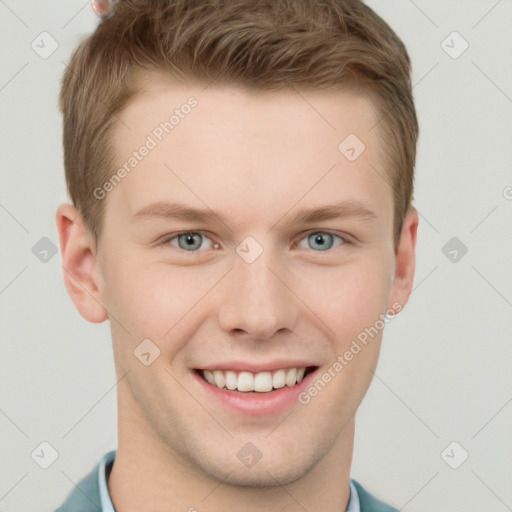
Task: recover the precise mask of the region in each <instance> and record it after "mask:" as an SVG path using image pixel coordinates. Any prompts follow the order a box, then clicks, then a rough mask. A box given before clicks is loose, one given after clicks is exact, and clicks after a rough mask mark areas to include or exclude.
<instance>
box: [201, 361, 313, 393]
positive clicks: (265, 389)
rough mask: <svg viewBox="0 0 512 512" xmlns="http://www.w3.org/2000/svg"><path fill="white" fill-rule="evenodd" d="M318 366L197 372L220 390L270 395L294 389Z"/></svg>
mask: <svg viewBox="0 0 512 512" xmlns="http://www.w3.org/2000/svg"><path fill="white" fill-rule="evenodd" d="M316 369H317V367H316V366H308V367H303V368H287V369H280V370H275V371H263V372H258V373H251V372H246V371H242V372H236V371H232V370H213V371H210V370H195V371H196V372H197V373H198V374H199V375H200V376H201V378H203V379H204V380H205V381H206V382H208V383H209V384H211V385H212V386H215V387H217V388H219V389H227V390H229V391H240V392H242V393H250V392H252V391H255V392H257V393H269V392H271V391H274V390H276V389H281V388H284V387H286V386H287V387H290V388H291V387H293V386H296V385H297V384H298V383H299V382H301V381H302V380H303V379H304V378H305V377H306V376H307V375H309V374H310V373H312V372H314V371H315V370H316Z"/></svg>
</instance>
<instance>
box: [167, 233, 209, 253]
mask: <svg viewBox="0 0 512 512" xmlns="http://www.w3.org/2000/svg"><path fill="white" fill-rule="evenodd" d="M204 240H210V239H209V238H208V237H207V236H205V235H203V234H202V233H197V232H194V231H187V232H185V233H179V234H177V235H175V236H173V237H172V238H168V239H167V240H164V242H163V243H164V245H165V244H171V245H172V246H174V247H176V244H175V243H174V242H175V241H177V242H178V246H177V248H178V249H183V250H184V251H187V252H198V249H200V248H201V246H202V245H203V241H204ZM210 243H211V240H210ZM215 245H217V244H215Z"/></svg>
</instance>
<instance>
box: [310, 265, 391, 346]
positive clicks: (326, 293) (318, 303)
mask: <svg viewBox="0 0 512 512" xmlns="http://www.w3.org/2000/svg"><path fill="white" fill-rule="evenodd" d="M389 276H390V267H389V266H388V265H383V264H382V263H380V264H376V263H375V260H370V259H368V261H367V262H365V261H364V260H363V259H361V260H358V261H357V262H354V263H353V264H349V265H344V266H340V267H339V268H337V269H334V268H330V269H329V270H328V271H326V272H317V273H316V274H315V276H314V278H313V277H312V276H311V275H310V276H309V278H308V281H307V283H306V282H304V283H303V286H302V289H303V291H302V293H303V296H304V297H305V302H306V304H308V305H309V304H311V308H312V309H313V311H314V312H315V313H316V314H317V315H318V317H320V318H321V320H322V321H323V322H324V324H325V325H327V327H328V331H327V332H326V334H327V336H328V337H329V338H331V339H335V340H336V344H337V345H338V347H337V348H338V349H339V350H341V349H343V348H344V347H345V345H347V344H350V342H351V340H353V339H354V338H356V337H357V336H358V334H359V333H360V332H362V331H364V329H365V328H369V327H371V326H373V325H374V324H375V322H376V321H378V320H379V318H380V315H381V314H383V313H385V312H386V308H387V301H388V296H389V292H390V287H391V280H390V277H389ZM306 297H308V298H307V299H306Z"/></svg>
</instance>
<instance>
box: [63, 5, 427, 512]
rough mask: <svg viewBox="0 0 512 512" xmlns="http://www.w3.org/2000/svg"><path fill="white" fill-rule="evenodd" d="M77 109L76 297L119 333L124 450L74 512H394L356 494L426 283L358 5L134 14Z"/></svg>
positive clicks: (68, 222) (387, 97)
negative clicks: (374, 412)
mask: <svg viewBox="0 0 512 512" xmlns="http://www.w3.org/2000/svg"><path fill="white" fill-rule="evenodd" d="M60 105H61V110H62V112H63V115H64V156H65V169H66V177H67V184H68V189H69V192H70V196H71V199H72V202H73V205H71V204H65V205H61V206H60V207H59V210H58V212H57V225H58V228H59V233H60V243H61V249H62V260H63V267H64V270H65V272H64V280H65V284H66V287H67V290H68V292H69V294H70V296H71V298H72V300H73V302H74V303H75V305H76V307H77V308H78V310H79V312H80V313H81V315H82V316H83V317H84V318H86V319H87V320H89V321H91V322H103V321H105V320H107V319H108V320H109V321H110V324H111V332H112V343H113V351H114V361H115V366H116V373H117V377H118V380H119V384H118V387H117V393H118V440H119V442H118V447H117V450H116V451H112V452H110V453H109V454H107V455H106V456H105V457H104V458H103V459H102V461H101V463H100V464H99V465H98V466H97V467H96V468H95V469H94V471H93V472H92V473H91V474H90V475H89V476H87V477H86V478H85V479H84V480H83V481H82V482H81V483H80V484H79V489H75V490H74V491H73V492H72V493H71V495H70V496H69V497H68V499H67V500H66V502H65V503H64V505H62V507H60V508H59V509H58V510H59V511H61V512H64V511H71V510H72V511H77V510H83V511H89V510H90V511H93V510H102V511H105V512H106V511H108V512H111V511H112V510H117V512H132V511H140V510H144V511H145V512H157V511H158V512H163V511H169V512H174V511H180V510H183V511H185V510H189V511H193V510H197V511H199V512H203V511H204V512H207V511H229V510H233V511H235V510H245V511H249V512H251V511H255V510H262V509H265V510H286V511H290V512H291V511H298V510H308V511H311V512H313V511H320V510H322V511H345V510H348V511H350V512H354V511H362V512H366V511H391V510H396V509H393V508H391V507H390V506H387V505H385V504H384V503H382V502H380V501H378V500H376V499H375V498H373V497H372V496H371V495H370V494H369V493H368V492H367V491H366V490H365V489H364V488H363V487H362V486H361V485H360V484H359V483H357V482H356V481H354V480H351V479H350V466H351V461H352V448H353V439H354V423H355V414H356V412H357V408H358V406H359V404H360V403H361V400H362V399H363V397H364V395H365V393H366V391H367V389H368V386H369V385H370V382H371V379H372V375H373V372H374V371H375V368H376V365H377V360H378V356H379V350H380V344H381V338H382V332H383V328H384V326H385V324H386V323H388V322H389V321H390V319H391V318H392V317H393V316H394V315H396V314H397V313H398V312H400V311H401V309H402V308H403V307H404V306H405V304H406V302H407V300H408V297H409V294H410V292H411V288H412V282H413V276H414V267H415V257H414V251H415V244H416V232H417V226H418V216H417V213H416V211H415V209H414V208H413V207H412V206H411V196H412V189H413V170H414V162H415V151H416V140H417V135H418V126H417V120H416V114H415V109H414V104H413V99H412V93H411V84H410V62H409V57H408V55H407V52H406V50H405V48H404V46H403V44H402V43H401V41H400V40H399V39H398V37H397V36H396V34H394V33H393V31H392V30H391V29H390V27H389V26H388V25H387V24H386V23H385V22H384V21H383V20H382V19H381V18H380V17H378V16H377V15H376V14H375V13H374V12H373V11H372V10H371V9H369V8H368V7H367V6H365V5H364V4H363V3H362V2H360V1H359V0H328V1H327V0H326V1H318V0H301V1H297V0H293V1H292V0H265V1H253V0H230V1H228V0H222V1H216V0H202V1H199V0H197V1H190V0H165V1H164V0H160V1H155V2H145V1H137V0H125V1H121V2H119V4H118V6H117V9H116V12H115V15H113V16H112V17H110V18H109V19H106V20H105V21H103V22H102V23H101V24H100V25H99V26H98V28H97V29H96V31H95V33H94V34H93V35H92V36H90V37H89V38H88V39H87V40H86V41H85V42H83V43H82V44H81V45H80V46H79V48H78V49H77V51H76V52H75V53H74V55H73V57H72V59H71V62H70V64H69V67H68V69H67V70H66V73H65V76H64V80H63V85H62V91H61V97H60Z"/></svg>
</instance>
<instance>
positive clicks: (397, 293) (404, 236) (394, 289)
mask: <svg viewBox="0 0 512 512" xmlns="http://www.w3.org/2000/svg"><path fill="white" fill-rule="evenodd" d="M418 222H419V218H418V212H417V211H416V209H415V208H413V207H412V206H411V207H410V209H409V211H408V212H407V215H406V216H405V219H404V224H403V227H402V233H401V235H400V240H399V242H398V246H397V248H396V251H395V271H394V272H395V275H394V278H393V284H392V286H391V293H390V296H389V302H388V309H389V310H392V311H395V312H396V313H399V312H400V311H401V310H402V309H403V308H404V307H405V305H406V304H407V301H408V300H409V295H410V294H411V291H412V285H413V281H414V271H415V269H416V254H415V251H416V235H417V232H418Z"/></svg>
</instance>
